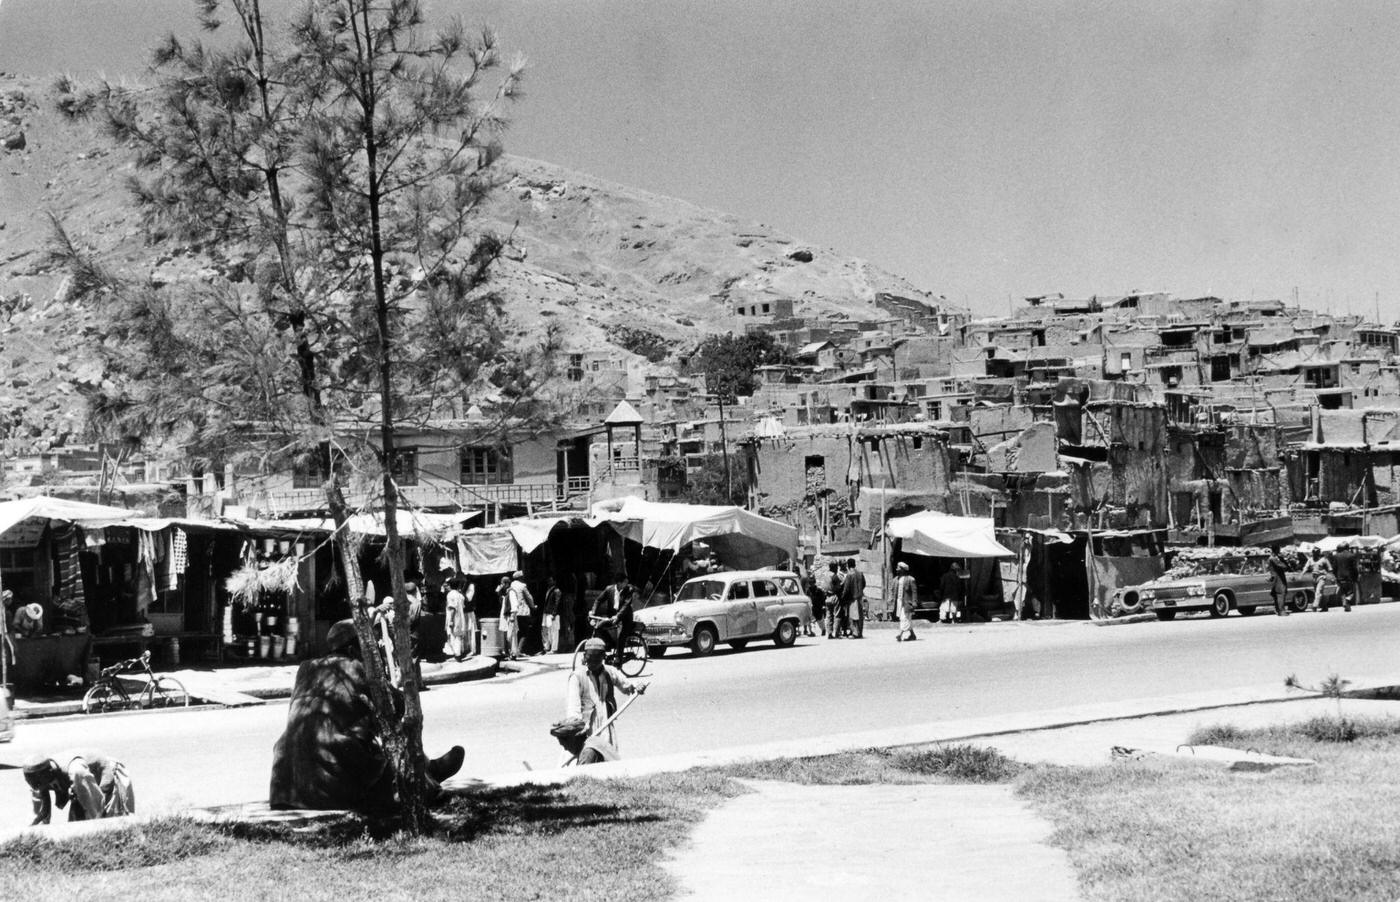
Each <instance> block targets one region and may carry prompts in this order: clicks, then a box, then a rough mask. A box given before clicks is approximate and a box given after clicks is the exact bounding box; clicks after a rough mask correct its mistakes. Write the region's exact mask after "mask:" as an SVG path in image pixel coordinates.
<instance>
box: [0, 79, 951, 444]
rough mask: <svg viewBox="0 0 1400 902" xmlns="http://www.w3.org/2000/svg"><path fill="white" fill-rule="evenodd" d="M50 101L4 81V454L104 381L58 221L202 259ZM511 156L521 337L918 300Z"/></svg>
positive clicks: (882, 275) (671, 335)
mask: <svg viewBox="0 0 1400 902" xmlns="http://www.w3.org/2000/svg"><path fill="white" fill-rule="evenodd" d="M56 100H57V94H56V92H55V91H54V89H53V88H51V87H50V86H48V85H42V84H37V83H33V82H25V81H21V80H18V79H15V78H12V77H7V76H0V430H3V433H4V435H5V437H6V447H7V449H8V450H10V451H11V452H14V451H20V450H27V449H29V448H32V447H35V446H38V447H43V446H47V445H50V444H52V443H54V442H60V441H64V440H66V439H67V438H70V437H73V436H76V435H78V434H81V427H82V423H81V405H80V404H79V400H78V399H79V396H80V391H79V389H80V386H81V384H82V383H83V382H84V381H88V380H92V379H95V378H99V377H100V374H99V373H97V372H95V371H94V368H93V367H92V366H91V365H90V364H87V365H85V358H84V354H83V349H82V346H81V342H80V341H79V340H78V339H77V338H76V336H80V335H81V334H82V328H81V326H82V323H81V322H80V320H81V319H82V318H83V317H84V316H85V315H86V314H85V313H84V312H83V311H81V310H78V309H76V308H75V307H74V306H73V305H71V304H68V303H65V301H64V296H65V290H64V285H63V281H64V277H63V274H62V273H59V272H56V271H54V270H53V269H51V268H49V267H48V266H47V265H46V264H45V261H44V246H45V243H46V241H47V239H48V236H49V234H50V217H51V216H52V217H56V218H58V219H59V220H61V221H62V222H63V223H64V225H65V227H66V228H67V229H68V230H69V232H70V234H71V235H72V236H73V237H74V238H75V239H76V240H78V241H79V242H81V243H83V244H85V245H87V246H90V247H92V248H95V249H96V250H97V251H99V252H100V254H101V255H102V256H103V258H104V259H106V260H107V261H109V262H110V264H111V265H112V266H113V267H114V268H118V269H123V268H124V269H129V270H131V271H133V272H146V271H150V270H151V269H152V268H153V267H155V268H157V269H159V267H162V266H178V267H179V268H181V269H185V270H186V271H188V270H189V268H191V267H193V268H194V269H198V267H199V265H200V261H199V260H198V259H194V258H189V255H188V254H187V253H186V252H185V251H183V249H181V248H178V247H159V246H150V245H148V244H146V243H145V242H144V240H143V239H142V237H141V235H140V233H139V230H138V229H137V228H136V225H135V223H136V218H135V214H134V211H133V208H132V204H131V202H130V201H129V199H128V197H127V193H126V190H125V188H124V187H123V180H124V178H125V176H126V174H127V172H128V171H129V168H130V164H129V162H128V159H127V156H126V154H125V153H124V151H123V150H122V149H121V148H118V147H114V146H112V145H111V144H110V143H109V142H108V141H107V140H106V139H105V138H104V137H102V136H101V135H99V134H98V133H97V132H96V131H95V130H94V129H93V128H92V127H90V126H88V125H86V124H83V123H78V122H74V121H72V120H70V119H68V118H66V117H64V116H63V115H61V114H60V113H59V112H58V111H57V107H56ZM505 165H506V166H507V168H508V170H509V172H510V173H511V179H510V181H509V183H508V185H507V187H506V188H505V189H504V190H503V191H501V192H500V193H499V194H498V195H497V196H496V198H495V199H494V200H493V202H492V204H491V206H490V210H489V213H488V216H489V218H490V219H491V220H493V222H491V223H488V225H489V226H491V227H494V228H496V229H498V230H499V231H501V232H503V233H504V232H509V231H510V230H511V229H512V227H514V228H515V232H514V243H515V245H516V248H517V250H516V251H515V252H514V253H513V254H512V255H511V258H510V259H508V260H506V261H505V262H504V263H503V264H502V265H501V266H500V268H499V270H498V271H497V277H498V279H499V281H500V284H501V286H502V288H503V290H504V292H505V295H506V297H507V298H508V310H509V313H510V315H511V317H512V319H513V322H514V324H515V328H516V329H518V330H519V332H520V334H522V335H525V336H528V335H529V334H531V333H534V332H538V331H540V330H542V329H543V328H544V323H546V322H547V321H549V319H550V318H553V319H554V321H555V322H559V323H561V324H564V325H565V326H566V327H567V328H566V329H565V335H566V338H565V340H566V343H567V345H566V346H567V348H572V349H576V350H584V349H590V350H592V349H597V348H600V347H607V346H608V345H609V343H612V344H616V343H617V342H618V341H619V340H620V339H619V336H620V335H621V334H622V331H621V330H620V327H627V328H629V329H632V330H645V331H647V332H650V333H654V334H655V335H657V336H659V337H660V338H661V339H662V340H664V344H665V346H667V347H671V348H674V349H678V350H681V349H686V348H689V347H691V346H693V345H694V344H695V343H696V342H697V341H698V340H699V339H700V338H702V337H703V336H704V335H706V334H709V333H714V332H724V331H729V330H731V329H735V328H737V327H738V325H739V321H738V320H737V318H736V317H734V316H733V315H732V313H731V309H732V305H733V303H735V302H736V301H738V300H740V299H744V298H754V299H762V298H773V297H787V298H793V299H794V300H795V302H796V312H797V314H798V315H799V316H816V317H824V318H838V319H839V318H856V319H859V318H864V317H873V316H875V315H876V308H875V307H874V306H873V299H874V297H875V294H876V293H877V292H892V293H895V294H899V295H903V296H906V297H921V296H923V294H924V293H923V292H921V291H919V290H918V289H917V288H915V287H914V286H913V285H911V284H909V283H908V282H906V281H905V280H903V279H901V278H899V277H897V276H894V275H892V274H890V273H887V272H884V271H882V270H880V269H877V268H875V267H872V266H870V265H868V264H867V263H865V262H864V261H862V260H858V259H854V258H851V257H847V256H844V255H842V254H840V253H838V252H836V251H834V250H830V249H827V248H819V247H813V246H811V245H809V244H804V243H802V242H800V241H798V240H796V239H794V238H791V237H788V236H786V235H782V234H780V233H778V232H776V231H774V230H772V229H769V228H767V227H765V226H762V225H758V224H755V223H747V222H743V221H741V220H739V219H737V218H735V217H733V216H728V215H725V214H723V213H717V212H715V211H712V210H706V209H703V208H701V207H697V206H694V205H692V204H689V203H686V202H684V201H680V200H676V199H674V198H669V197H662V196H659V195H655V194H650V193H647V192H644V191H638V190H635V189H632V188H628V187H625V186H621V185H615V184H611V183H608V182H604V181H602V180H599V179H595V178H592V177H590V176H587V175H584V174H581V173H576V172H570V171H568V170H565V169H562V168H560V167H557V166H552V165H550V164H548V163H543V162H539V161H535V160H527V159H521V158H508V159H507V160H506V164H505ZM517 223H518V225H517ZM182 257H183V258H185V259H181V258H182ZM619 353H623V352H621V351H619Z"/></svg>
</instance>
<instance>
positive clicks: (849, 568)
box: [805, 558, 866, 639]
mask: <svg viewBox="0 0 1400 902" xmlns="http://www.w3.org/2000/svg"><path fill="white" fill-rule="evenodd" d="M807 597H808V598H810V599H811V600H812V619H813V621H815V622H816V624H817V628H818V629H820V630H821V633H822V635H823V636H826V637H827V638H828V639H864V638H865V611H866V609H865V574H863V573H861V572H860V571H859V570H858V569H856V562H855V560H854V559H850V558H848V559H847V560H844V561H832V562H830V563H829V564H828V565H827V572H826V573H825V574H820V575H814V576H809V577H808V578H807ZM805 635H808V636H810V635H812V628H811V626H808V627H807V628H806V630H805Z"/></svg>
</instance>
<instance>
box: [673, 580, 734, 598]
mask: <svg viewBox="0 0 1400 902" xmlns="http://www.w3.org/2000/svg"><path fill="white" fill-rule="evenodd" d="M723 594H724V580H722V579H695V580H691V581H690V582H688V583H686V584H685V585H683V586H681V591H680V594H679V595H677V596H676V601H695V600H696V599H697V598H719V597H720V596H721V595H723Z"/></svg>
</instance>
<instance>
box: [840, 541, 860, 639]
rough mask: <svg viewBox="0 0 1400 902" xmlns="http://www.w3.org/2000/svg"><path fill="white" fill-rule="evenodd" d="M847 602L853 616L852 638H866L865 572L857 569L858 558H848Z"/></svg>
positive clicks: (849, 611)
mask: <svg viewBox="0 0 1400 902" xmlns="http://www.w3.org/2000/svg"><path fill="white" fill-rule="evenodd" d="M843 589H844V590H845V592H844V595H845V598H844V600H845V602H846V605H847V608H846V610H847V616H848V617H850V618H851V638H852V639H864V638H865V574H864V573H861V572H860V571H859V570H858V569H856V559H855V558H847V560H846V582H845V585H844V586H843Z"/></svg>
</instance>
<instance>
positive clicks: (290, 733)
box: [268, 655, 394, 811]
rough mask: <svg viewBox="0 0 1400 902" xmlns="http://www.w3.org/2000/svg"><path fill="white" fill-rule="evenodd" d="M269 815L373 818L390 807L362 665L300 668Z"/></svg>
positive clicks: (333, 662) (338, 658)
mask: <svg viewBox="0 0 1400 902" xmlns="http://www.w3.org/2000/svg"><path fill="white" fill-rule="evenodd" d="M268 801H269V803H270V804H271V805H272V807H274V808H316V809H339V808H349V809H354V810H358V811H377V810H383V809H386V808H388V807H389V806H391V805H392V804H393V801H394V774H393V770H392V769H391V768H390V767H389V764H388V759H387V758H386V756H385V754H384V749H383V747H382V746H381V745H380V742H379V725H378V723H377V722H376V721H375V717H374V704H373V701H372V700H371V698H370V691H369V680H368V679H367V677H366V674H365V668H364V665H363V664H362V663H360V661H359V660H357V659H353V658H348V657H345V656H344V655H328V656H326V657H324V658H317V659H315V660H312V661H306V662H304V663H303V664H302V665H301V666H300V667H299V668H297V679H296V685H295V686H294V687H293V688H292V700H291V704H290V706H289V707H288V710H287V729H286V731H285V732H283V733H282V738H280V739H278V740H277V744H276V745H275V746H274V747H273V750H272V786H271V789H270V790H269V794H268Z"/></svg>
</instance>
